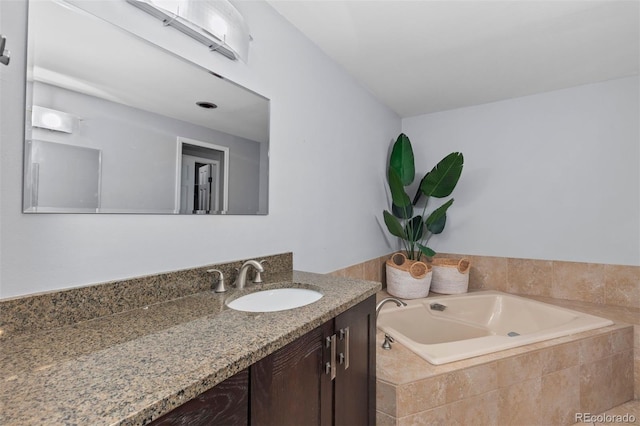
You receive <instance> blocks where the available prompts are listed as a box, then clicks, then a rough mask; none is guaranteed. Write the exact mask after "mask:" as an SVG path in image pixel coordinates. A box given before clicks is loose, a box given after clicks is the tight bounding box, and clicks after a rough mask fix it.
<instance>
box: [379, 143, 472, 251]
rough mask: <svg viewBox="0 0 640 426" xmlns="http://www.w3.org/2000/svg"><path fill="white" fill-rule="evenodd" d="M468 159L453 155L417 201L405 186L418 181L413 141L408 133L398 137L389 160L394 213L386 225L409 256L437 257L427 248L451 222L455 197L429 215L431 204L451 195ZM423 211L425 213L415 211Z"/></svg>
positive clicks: (439, 167) (426, 183)
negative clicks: (431, 201)
mask: <svg viewBox="0 0 640 426" xmlns="http://www.w3.org/2000/svg"><path fill="white" fill-rule="evenodd" d="M463 164H464V157H463V156H462V153H460V152H452V153H451V154H449V155H447V156H446V157H445V158H443V159H442V160H441V161H440V162H439V163H438V164H437V165H436V166H435V167H434V168H433V169H431V171H430V172H428V173H427V174H426V175H424V177H423V178H422V180H421V181H420V185H419V186H418V189H417V191H416V195H415V196H414V197H413V200H412V199H411V198H409V195H407V192H406V191H405V187H407V186H409V185H411V184H412V183H413V181H414V179H415V163H414V157H413V148H412V147H411V141H410V140H409V138H408V137H407V135H405V134H404V133H401V134H400V136H398V139H397V140H396V142H395V143H394V145H393V149H392V150H391V156H390V157H389V169H388V175H387V177H388V179H389V180H388V182H389V189H390V190H391V199H392V206H391V212H392V213H390V212H389V211H387V210H385V211H384V212H383V214H384V223H385V225H387V229H388V230H389V232H390V233H391V234H392V235H394V236H396V237H398V238H400V239H401V240H402V242H403V244H404V249H405V251H406V253H407V257H408V258H409V259H412V260H419V259H420V257H421V256H422V255H425V256H427V257H433V256H434V255H435V254H436V252H435V251H433V250H432V249H431V248H429V247H428V246H427V243H428V242H429V239H430V238H431V237H432V236H433V235H435V234H440V233H441V232H442V231H443V230H444V227H445V225H446V223H447V210H448V209H449V207H451V205H452V204H453V198H451V199H449V200H448V201H447V202H445V203H444V204H442V205H441V206H440V207H438V208H437V209H435V210H433V211H432V212H431V213H430V214H429V215H428V216H426V218H425V215H426V212H427V204H428V203H429V199H430V198H431V197H435V198H445V197H448V196H449V195H451V193H452V192H453V190H454V188H455V187H456V185H457V184H458V179H460V175H461V174H462V166H463ZM420 209H422V214H417V215H414V211H416V210H417V211H419V210H420Z"/></svg>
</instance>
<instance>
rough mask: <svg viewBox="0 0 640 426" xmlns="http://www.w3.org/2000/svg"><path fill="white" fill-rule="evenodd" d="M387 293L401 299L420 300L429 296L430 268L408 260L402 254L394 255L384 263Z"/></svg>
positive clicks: (422, 263)
mask: <svg viewBox="0 0 640 426" xmlns="http://www.w3.org/2000/svg"><path fill="white" fill-rule="evenodd" d="M386 270H387V292H388V293H389V294H390V295H392V296H395V297H399V298H401V299H420V298H422V297H427V296H428V295H429V287H430V285H431V266H430V265H428V264H426V263H424V262H420V261H417V260H409V259H407V257H406V256H405V255H404V254H403V253H394V254H393V255H392V256H391V258H390V259H388V260H387V262H386Z"/></svg>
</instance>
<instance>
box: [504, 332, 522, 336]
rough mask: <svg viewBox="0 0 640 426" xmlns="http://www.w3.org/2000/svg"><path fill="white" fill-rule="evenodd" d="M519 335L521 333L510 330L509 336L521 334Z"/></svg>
mask: <svg viewBox="0 0 640 426" xmlns="http://www.w3.org/2000/svg"><path fill="white" fill-rule="evenodd" d="M519 335H520V333H516V332H515V331H510V332H508V333H507V336H509V337H516V336H519Z"/></svg>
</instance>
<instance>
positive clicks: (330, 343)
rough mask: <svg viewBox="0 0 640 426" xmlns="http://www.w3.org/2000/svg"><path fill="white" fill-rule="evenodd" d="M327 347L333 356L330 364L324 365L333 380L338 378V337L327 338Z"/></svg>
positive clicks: (325, 370)
mask: <svg viewBox="0 0 640 426" xmlns="http://www.w3.org/2000/svg"><path fill="white" fill-rule="evenodd" d="M326 341H327V347H328V348H329V350H330V352H331V355H330V358H329V362H327V363H325V365H324V372H325V374H328V375H330V376H331V380H333V379H335V378H336V335H335V334H333V335H331V337H327V340H326Z"/></svg>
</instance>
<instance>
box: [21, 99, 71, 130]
mask: <svg viewBox="0 0 640 426" xmlns="http://www.w3.org/2000/svg"><path fill="white" fill-rule="evenodd" d="M78 121H79V119H78V117H76V116H75V115H71V114H67V113H66V112H62V111H56V110H55V109H50V108H43V107H40V106H36V105H34V106H33V107H31V125H32V126H33V127H39V128H41V129H47V130H53V131H56V132H63V133H73V131H74V130H75V129H77V128H78Z"/></svg>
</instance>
